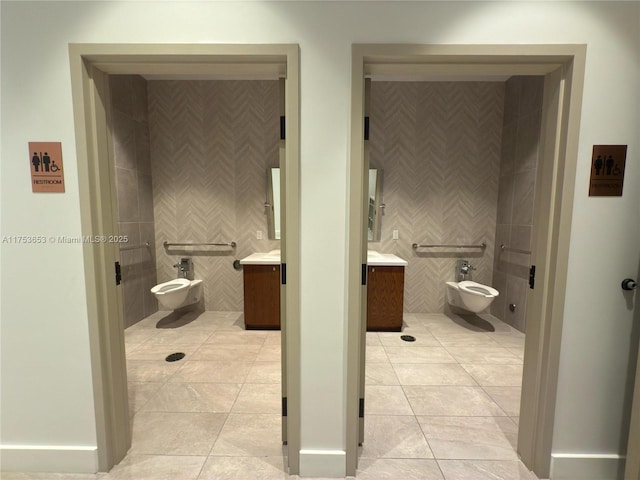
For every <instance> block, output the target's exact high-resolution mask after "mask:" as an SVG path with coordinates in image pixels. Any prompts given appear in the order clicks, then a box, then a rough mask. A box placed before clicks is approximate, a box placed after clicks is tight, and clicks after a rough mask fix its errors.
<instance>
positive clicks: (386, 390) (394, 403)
mask: <svg viewBox="0 0 640 480" xmlns="http://www.w3.org/2000/svg"><path fill="white" fill-rule="evenodd" d="M364 408H365V414H368V415H413V411H412V410H411V406H410V405H409V402H408V401H407V398H406V397H405V394H404V391H403V390H402V387H394V386H381V385H367V386H366V387H365V406H364Z"/></svg>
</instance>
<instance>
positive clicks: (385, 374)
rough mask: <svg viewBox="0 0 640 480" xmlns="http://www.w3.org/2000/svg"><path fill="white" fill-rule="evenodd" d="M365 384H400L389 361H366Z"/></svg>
mask: <svg viewBox="0 0 640 480" xmlns="http://www.w3.org/2000/svg"><path fill="white" fill-rule="evenodd" d="M365 384H366V385H400V382H398V377H397V376H396V372H395V371H394V370H393V367H392V366H391V364H390V363H368V364H366V365H365Z"/></svg>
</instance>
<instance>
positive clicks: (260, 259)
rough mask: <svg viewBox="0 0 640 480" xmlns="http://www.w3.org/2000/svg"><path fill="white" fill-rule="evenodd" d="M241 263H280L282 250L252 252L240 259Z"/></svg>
mask: <svg viewBox="0 0 640 480" xmlns="http://www.w3.org/2000/svg"><path fill="white" fill-rule="evenodd" d="M240 264H241V265H279V264H280V250H271V251H270V252H257V253H252V254H251V255H249V256H248V257H245V258H243V259H242V260H240Z"/></svg>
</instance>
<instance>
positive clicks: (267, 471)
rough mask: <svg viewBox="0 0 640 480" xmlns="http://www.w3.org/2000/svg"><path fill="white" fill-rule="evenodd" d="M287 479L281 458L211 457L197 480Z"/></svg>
mask: <svg viewBox="0 0 640 480" xmlns="http://www.w3.org/2000/svg"><path fill="white" fill-rule="evenodd" d="M285 478H288V477H287V475H286V474H285V472H284V464H283V459H282V456H276V457H259V458H258V457H217V456H212V457H209V458H208V459H207V462H206V463H205V465H204V468H203V469H202V473H201V474H200V476H199V477H198V480H280V479H285Z"/></svg>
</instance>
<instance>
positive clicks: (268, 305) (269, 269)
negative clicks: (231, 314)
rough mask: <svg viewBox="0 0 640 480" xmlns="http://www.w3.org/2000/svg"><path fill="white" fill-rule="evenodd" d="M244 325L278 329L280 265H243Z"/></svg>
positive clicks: (249, 327)
mask: <svg viewBox="0 0 640 480" xmlns="http://www.w3.org/2000/svg"><path fill="white" fill-rule="evenodd" d="M243 270H244V326H245V328H246V329H248V330H250V329H270V330H279V329H280V265H245V266H244V268H243Z"/></svg>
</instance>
